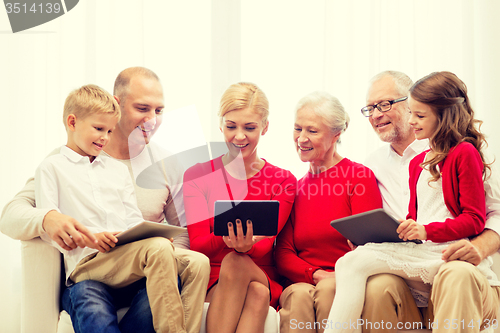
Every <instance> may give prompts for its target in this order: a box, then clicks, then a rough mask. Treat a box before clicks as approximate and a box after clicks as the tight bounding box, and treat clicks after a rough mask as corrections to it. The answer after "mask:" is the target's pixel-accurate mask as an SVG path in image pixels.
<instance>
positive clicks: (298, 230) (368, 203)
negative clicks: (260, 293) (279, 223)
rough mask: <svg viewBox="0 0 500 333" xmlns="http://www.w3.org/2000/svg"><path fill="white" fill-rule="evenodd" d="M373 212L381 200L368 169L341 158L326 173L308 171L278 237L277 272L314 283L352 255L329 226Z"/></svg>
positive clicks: (290, 277) (335, 231)
mask: <svg viewBox="0 0 500 333" xmlns="http://www.w3.org/2000/svg"><path fill="white" fill-rule="evenodd" d="M377 208H382V197H381V195H380V191H379V188H378V185H377V180H376V178H375V175H374V174H373V172H372V171H371V170H370V169H368V168H367V167H365V166H363V165H361V164H359V163H355V162H352V161H350V160H348V159H347V158H344V159H343V160H341V161H340V162H339V163H338V164H337V165H335V166H334V167H332V168H330V169H329V170H327V171H325V172H322V173H320V174H316V175H314V174H311V173H307V175H305V176H304V178H302V179H301V180H299V182H298V185H297V197H296V198H295V203H294V208H293V210H292V215H291V219H290V221H289V222H288V223H287V225H286V226H285V228H284V229H283V231H282V232H281V233H280V235H279V236H278V240H277V244H276V249H275V257H276V264H277V267H278V272H279V273H280V274H281V275H283V276H285V277H286V278H287V279H288V280H290V282H292V283H296V282H307V283H310V284H314V282H313V279H312V275H313V273H314V272H315V271H316V270H318V269H322V270H326V271H333V270H334V269H335V263H336V262H337V260H338V259H339V258H340V257H342V256H343V255H344V254H345V253H347V252H348V251H350V248H349V246H348V244H347V240H346V239H345V238H344V237H343V236H342V235H341V234H340V233H339V232H338V231H337V230H335V229H334V228H333V227H332V226H331V225H330V222H331V221H332V220H335V219H339V218H342V217H346V216H350V215H353V214H358V213H362V212H365V211H369V210H373V209H377Z"/></svg>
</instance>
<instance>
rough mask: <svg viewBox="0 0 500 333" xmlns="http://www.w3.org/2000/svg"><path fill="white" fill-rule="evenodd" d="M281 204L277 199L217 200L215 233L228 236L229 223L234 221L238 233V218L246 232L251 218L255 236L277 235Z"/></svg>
mask: <svg viewBox="0 0 500 333" xmlns="http://www.w3.org/2000/svg"><path fill="white" fill-rule="evenodd" d="M279 206H280V203H279V201H277V200H217V201H216V202H215V207H214V234H215V235H216V236H228V229H227V223H228V222H232V223H233V227H234V234H235V235H236V234H237V232H236V219H240V220H241V223H242V227H243V233H244V234H246V232H247V220H250V221H252V225H253V234H254V236H276V235H277V234H278V217H279Z"/></svg>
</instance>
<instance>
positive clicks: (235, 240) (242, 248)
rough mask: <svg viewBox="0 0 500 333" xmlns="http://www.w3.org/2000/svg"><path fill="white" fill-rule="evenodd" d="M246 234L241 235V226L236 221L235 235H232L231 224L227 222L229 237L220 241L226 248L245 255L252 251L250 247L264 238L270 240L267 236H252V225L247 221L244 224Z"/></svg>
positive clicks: (224, 237) (239, 221) (238, 220)
mask: <svg viewBox="0 0 500 333" xmlns="http://www.w3.org/2000/svg"><path fill="white" fill-rule="evenodd" d="M246 227H247V228H246V229H247V230H246V234H245V233H243V226H242V222H241V220H240V219H237V220H236V234H234V229H233V223H232V222H228V224H227V228H228V234H229V236H222V240H223V241H224V243H226V245H227V247H229V248H232V249H234V250H235V251H236V252H239V253H246V252H248V251H250V250H251V249H252V246H253V245H254V244H255V243H257V242H259V241H261V240H263V239H264V238H270V237H269V236H254V235H253V224H252V221H250V220H247V222H246Z"/></svg>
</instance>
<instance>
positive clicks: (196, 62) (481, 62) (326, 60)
mask: <svg viewBox="0 0 500 333" xmlns="http://www.w3.org/2000/svg"><path fill="white" fill-rule="evenodd" d="M499 12H500V2H498V1H495V0H483V1H474V2H473V1H470V0H458V1H457V0H440V1H432V0H418V1H417V0H407V1H399V0H387V1H382V0H379V1H377V0H351V1H345V0H312V1H306V0H273V1H265V0H212V1H208V0H191V1H174V0H142V1H132V0H99V1H97V0H85V1H83V0H82V1H80V3H79V4H78V5H77V7H75V8H74V9H73V10H72V11H70V12H68V13H67V14H66V15H64V16H62V17H60V18H59V19H56V20H54V21H52V22H49V23H46V24H44V25H42V26H39V27H36V28H33V29H31V30H28V31H26V32H22V33H17V34H11V33H9V32H8V31H10V26H9V24H8V18H7V15H6V14H5V12H2V10H0V46H1V50H0V101H1V103H2V107H1V108H0V114H1V116H2V117H1V119H2V120H3V126H2V134H1V142H2V143H3V144H2V145H0V149H1V150H0V153H1V156H2V163H1V164H0V188H1V192H0V206H2V207H3V205H5V203H7V201H8V200H9V199H10V198H12V197H13V196H14V195H15V193H16V192H17V191H18V190H20V189H21V188H22V186H23V184H24V182H25V180H26V179H27V178H28V177H29V176H31V175H33V173H34V170H35V168H36V166H37V165H38V163H39V162H40V161H41V160H42V159H43V158H44V157H45V155H46V154H47V153H48V152H50V151H51V150H52V149H54V147H56V146H59V145H61V144H64V143H65V133H64V129H63V125H62V121H61V114H62V105H63V102H64V99H65V97H66V95H67V94H68V92H69V91H70V90H72V89H74V88H77V87H79V86H81V85H83V84H87V83H95V84H98V85H100V86H102V87H104V88H106V89H108V90H110V91H111V90H112V86H113V82H114V78H115V77H116V75H117V74H118V73H119V72H120V71H121V70H122V69H124V68H126V67H130V66H136V65H140V66H146V67H148V68H151V69H152V70H154V71H155V72H156V73H157V74H158V75H159V76H160V78H161V79H162V82H163V86H164V90H165V97H166V106H167V110H174V109H176V108H180V107H183V106H187V105H192V104H194V105H195V106H196V108H197V110H198V116H199V119H200V122H201V124H202V128H203V132H204V135H205V138H206V139H207V140H221V139H222V138H221V136H220V134H219V131H218V128H217V127H218V122H217V119H216V116H215V114H216V109H217V105H218V101H219V98H220V96H221V94H222V92H223V91H224V90H225V88H226V87H227V86H229V84H231V83H234V82H237V81H251V82H254V83H257V84H258V85H259V86H260V87H261V88H262V89H263V90H264V92H266V94H267V95H268V98H269V100H270V103H271V115H270V126H271V127H270V131H269V132H268V133H267V134H266V135H265V136H264V137H263V141H262V143H261V146H260V148H259V149H260V150H259V153H260V156H262V157H264V158H266V159H267V160H269V161H270V162H272V163H274V164H276V165H278V166H281V167H284V168H288V169H290V170H292V171H293V172H294V173H295V174H296V175H297V176H298V177H300V176H302V175H303V174H304V173H305V170H306V167H307V166H306V165H305V164H302V163H301V162H300V161H299V160H298V159H297V158H296V156H295V152H294V148H293V143H292V139H291V135H292V124H293V108H294V105H295V103H296V102H297V101H298V100H299V99H300V98H301V97H302V96H304V95H305V94H307V93H309V92H311V91H313V90H318V89H321V90H327V91H328V92H330V93H332V94H334V95H336V96H337V97H338V98H339V99H340V100H341V102H342V103H343V104H344V106H345V108H346V110H347V111H348V112H349V114H350V116H351V120H352V121H351V124H350V126H349V129H348V131H347V132H346V133H345V135H344V138H343V144H342V146H341V147H340V148H339V149H340V152H341V154H342V155H344V156H347V157H349V158H351V159H353V160H356V161H360V162H362V161H363V160H364V158H365V156H366V155H367V153H368V152H369V151H371V150H373V149H374V148H376V146H378V145H379V144H380V141H379V140H378V139H377V137H376V136H375V135H374V134H373V132H372V130H371V128H370V126H369V125H368V121H367V120H366V119H365V118H364V117H362V116H361V114H360V112H359V109H360V108H361V107H362V106H364V104H365V93H366V85H367V81H368V80H369V78H370V77H372V76H373V75H374V74H376V73H378V72H380V71H382V70H387V69H395V70H400V71H403V72H406V73H407V74H409V75H410V76H411V77H412V78H413V79H418V78H420V77H422V76H424V75H426V74H428V73H430V72H431V71H440V70H449V71H452V72H455V73H456V74H457V75H458V76H459V77H460V78H462V79H463V80H464V81H465V83H466V84H467V85H468V87H469V90H470V95H471V99H472V101H473V104H474V106H475V109H476V113H477V116H478V118H480V119H483V120H484V121H485V123H484V126H483V131H484V132H485V133H486V134H487V136H488V138H489V142H490V149H491V151H492V152H493V153H494V154H495V155H496V156H500V145H499V142H500V140H499V139H500V133H499V131H497V130H496V129H497V128H498V127H499V125H500V120H499V119H500V117H499V116H498V105H497V99H496V95H497V94H498V91H500V83H499V81H498V77H500V64H499V62H498V59H500V46H499V43H498V41H499V40H500V22H499V21H498V20H497V18H496V15H497V13H499ZM162 126H164V125H162ZM176 127H180V128H181V129H183V130H184V133H185V135H187V136H189V135H190V132H191V131H192V130H193V128H196V126H194V125H193V124H190V123H183V124H176ZM179 139H182V138H179ZM0 250H1V253H2V254H3V256H2V257H1V259H0V265H1V267H2V272H1V273H0V294H1V295H2V296H3V297H2V301H1V302H0V323H1V324H0V325H1V327H0V330H1V331H5V332H16V331H19V301H18V297H19V295H20V290H19V270H20V258H19V243H18V242H17V241H13V240H11V239H9V238H8V237H6V236H4V235H0Z"/></svg>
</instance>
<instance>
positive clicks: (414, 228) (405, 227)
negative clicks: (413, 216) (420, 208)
mask: <svg viewBox="0 0 500 333" xmlns="http://www.w3.org/2000/svg"><path fill="white" fill-rule="evenodd" d="M396 231H397V232H398V234H399V238H401V239H402V240H405V241H406V240H413V239H420V240H426V239H427V231H425V227H424V226H423V225H421V224H418V223H417V222H415V221H414V220H406V221H402V222H401V224H400V225H399V227H398V228H397V229H396Z"/></svg>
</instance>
